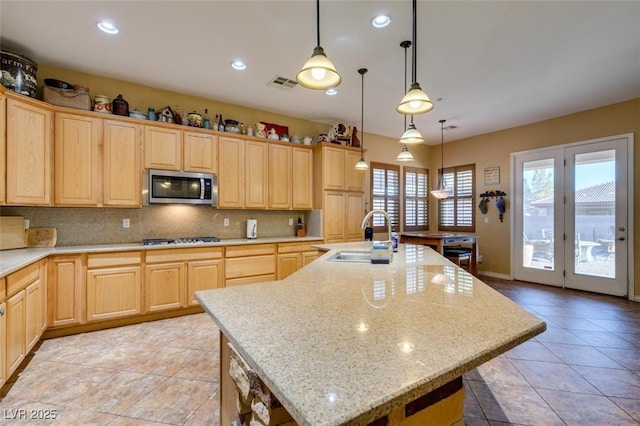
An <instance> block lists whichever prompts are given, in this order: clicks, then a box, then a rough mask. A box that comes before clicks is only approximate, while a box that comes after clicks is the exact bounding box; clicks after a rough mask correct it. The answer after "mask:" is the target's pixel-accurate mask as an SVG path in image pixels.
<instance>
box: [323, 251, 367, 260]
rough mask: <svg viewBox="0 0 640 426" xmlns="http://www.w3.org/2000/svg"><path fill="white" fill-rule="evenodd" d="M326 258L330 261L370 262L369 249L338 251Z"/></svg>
mask: <svg viewBox="0 0 640 426" xmlns="http://www.w3.org/2000/svg"><path fill="white" fill-rule="evenodd" d="M327 260H329V261H331V262H361V263H370V262H371V252H370V251H355V250H349V251H339V252H337V253H336V254H334V255H333V256H331V257H329V258H328V259H327Z"/></svg>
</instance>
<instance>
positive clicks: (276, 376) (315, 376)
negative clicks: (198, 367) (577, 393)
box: [197, 242, 546, 425]
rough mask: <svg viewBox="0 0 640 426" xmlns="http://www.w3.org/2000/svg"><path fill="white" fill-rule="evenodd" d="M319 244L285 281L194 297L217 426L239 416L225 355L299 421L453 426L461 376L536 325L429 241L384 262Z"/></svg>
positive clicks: (538, 326)
mask: <svg viewBox="0 0 640 426" xmlns="http://www.w3.org/2000/svg"><path fill="white" fill-rule="evenodd" d="M317 247H318V248H320V249H324V250H329V252H328V253H326V254H324V255H323V256H322V257H320V258H319V259H317V260H316V261H314V262H313V263H311V264H310V265H308V266H306V267H305V268H303V269H301V270H299V271H298V272H296V273H295V274H293V275H291V276H290V277H288V278H287V279H286V280H284V281H278V282H270V283H263V284H257V285H247V286H239V287H233V288H223V289H216V290H207V291H202V292H198V293H197V297H198V299H199V301H200V303H201V305H202V306H203V307H204V309H205V310H206V311H207V312H208V313H209V314H210V315H211V317H212V318H213V320H214V321H215V322H216V324H217V325H218V326H219V328H220V333H221V363H220V380H221V386H220V388H221V391H220V394H221V395H220V397H221V406H220V412H221V422H220V424H221V425H228V424H231V422H232V420H234V419H236V417H237V415H238V413H237V410H236V397H237V396H236V395H235V394H234V393H235V387H234V386H233V385H234V383H233V382H232V381H231V380H230V376H229V365H230V361H229V358H230V356H231V357H233V356H234V355H235V357H236V358H240V364H242V363H246V365H245V367H246V369H247V370H250V371H249V372H250V373H255V374H256V375H257V377H258V378H259V380H260V383H261V384H263V385H264V387H266V388H267V389H268V391H269V392H270V393H271V394H272V396H273V398H275V399H277V401H279V403H281V404H282V407H283V410H284V411H286V415H290V416H291V418H292V420H293V421H295V423H297V424H301V425H339V424H353V425H366V424H369V423H373V422H374V421H380V422H381V423H380V424H455V423H456V422H461V421H462V420H461V419H462V411H463V406H462V403H463V400H464V388H462V381H461V379H460V378H461V376H462V375H463V374H464V373H466V372H468V371H470V370H472V369H474V368H475V367H477V366H479V365H480V364H483V363H484V362H486V361H488V360H490V359H492V358H494V357H496V356H498V355H500V354H501V353H503V352H505V351H507V350H509V349H511V348H513V347H515V346H517V345H518V344H520V343H522V342H524V341H526V340H528V339H530V338H532V337H534V336H535V335H537V334H539V333H541V332H543V331H544V330H545V327H546V325H545V323H544V322H543V321H542V320H540V319H539V318H537V317H535V316H533V315H532V314H530V313H528V312H527V311H525V310H524V309H522V308H520V307H519V306H518V305H516V304H515V303H513V302H511V301H510V300H509V299H507V298H506V297H504V296H502V295H500V294H499V293H497V292H496V291H494V290H493V289H491V288H490V287H488V286H487V285H486V284H484V283H482V281H480V280H478V279H477V278H475V277H474V276H473V275H471V274H469V273H467V272H466V271H464V270H462V269H460V268H459V267H457V266H455V265H454V264H453V263H451V262H449V261H448V260H447V259H445V258H444V257H442V256H441V255H439V254H438V253H436V252H435V251H434V250H433V249H431V248H429V247H426V246H421V245H410V244H401V245H400V248H399V251H398V252H397V253H394V258H393V262H392V263H391V264H389V265H384V264H382V265H378V264H377V265H373V264H370V263H356V262H353V263H352V262H332V261H329V260H328V258H329V257H331V256H332V255H333V254H335V252H336V251H340V250H363V249H364V250H366V249H368V248H370V247H371V243H370V242H362V243H345V244H327V245H318V246H317ZM227 342H228V343H229V344H230V345H227ZM231 363H232V364H236V365H237V364H238V363H236V362H235V361H233V360H232V361H231ZM267 399H268V398H267ZM276 405H277V404H276ZM281 411H282V410H281ZM278 415H281V413H278ZM285 418H286V416H285ZM416 421H417V422H416ZM411 422H413V423H411ZM376 423H377V422H376Z"/></svg>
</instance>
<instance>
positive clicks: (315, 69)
mask: <svg viewBox="0 0 640 426" xmlns="http://www.w3.org/2000/svg"><path fill="white" fill-rule="evenodd" d="M296 80H297V81H298V83H299V84H300V85H302V86H304V87H306V88H308V89H316V90H325V89H328V88H330V87H336V86H338V85H339V84H340V82H341V81H342V78H340V74H338V71H336V67H334V66H333V64H332V63H331V61H330V60H329V58H327V55H326V54H325V53H324V49H323V48H322V47H320V46H316V48H315V49H313V54H312V55H311V59H309V60H308V61H307V62H305V64H304V65H303V67H302V69H301V70H300V72H299V73H298V75H297V76H296Z"/></svg>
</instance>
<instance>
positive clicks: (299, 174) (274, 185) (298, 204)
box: [269, 144, 313, 210]
mask: <svg viewBox="0 0 640 426" xmlns="http://www.w3.org/2000/svg"><path fill="white" fill-rule="evenodd" d="M269 208H270V209H279V210H289V209H296V210H310V209H312V208H313V151H312V150H310V149H308V148H300V147H293V146H287V145H278V144H269Z"/></svg>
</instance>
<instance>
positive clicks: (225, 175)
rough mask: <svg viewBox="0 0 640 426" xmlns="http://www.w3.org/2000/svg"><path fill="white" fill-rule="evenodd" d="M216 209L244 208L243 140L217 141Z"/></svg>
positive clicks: (222, 139) (225, 138) (222, 138)
mask: <svg viewBox="0 0 640 426" xmlns="http://www.w3.org/2000/svg"><path fill="white" fill-rule="evenodd" d="M218 159H219V163H218V207H219V208H227V209H240V208H243V207H244V140H242V139H238V138H229V137H220V138H219V140H218Z"/></svg>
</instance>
